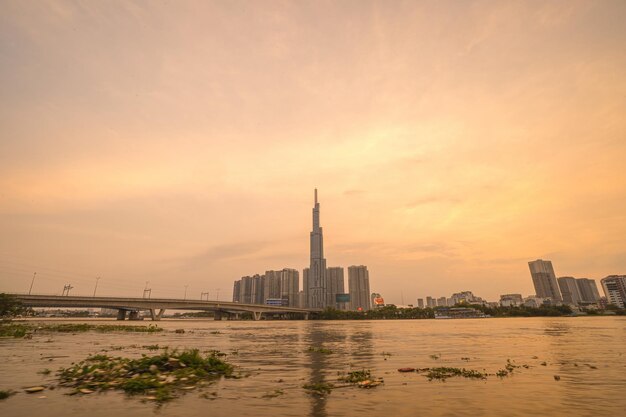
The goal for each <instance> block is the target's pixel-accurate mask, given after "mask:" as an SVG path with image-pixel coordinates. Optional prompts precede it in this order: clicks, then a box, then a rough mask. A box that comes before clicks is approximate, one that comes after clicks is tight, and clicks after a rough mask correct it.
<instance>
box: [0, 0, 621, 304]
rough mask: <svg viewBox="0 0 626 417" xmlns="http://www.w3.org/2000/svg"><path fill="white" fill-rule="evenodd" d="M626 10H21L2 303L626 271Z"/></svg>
mask: <svg viewBox="0 0 626 417" xmlns="http://www.w3.org/2000/svg"><path fill="white" fill-rule="evenodd" d="M625 21H626V2H624V1H621V0H617V1H603V2H596V1H572V0H567V1H555V2H535V1H519V2H500V1H479V2H469V1H467V2H458V1H447V2H446V1H437V2H434V1H433V2H415V1H408V2H400V1H379V2H366V1H341V2H330V1H329V2H324V1H316V2H296V1H293V2H289V1H279V2H269V1H263V2H254V1H248V2H245V1H218V2H204V1H203V2H197V3H196V2H182V1H181V2H178V1H177V2H161V1H159V2H157V1H155V2H129V1H121V2H113V1H111V2H109V1H107V2H97V1H93V2H80V3H74V2H57V1H50V2H45V1H3V2H2V3H1V4H0V98H1V99H0V126H2V128H1V129H0V291H27V290H28V286H29V285H30V280H31V277H32V274H33V272H34V271H37V280H36V282H35V286H34V289H33V291H34V292H45V293H61V291H62V289H63V285H64V284H66V283H72V285H74V287H75V288H74V290H73V293H75V294H90V293H91V292H92V291H93V285H94V283H95V277H97V276H101V277H102V279H101V280H100V283H99V287H98V288H99V290H98V292H99V293H100V294H102V295H105V294H111V295H113V294H120V295H122V294H123V295H131V296H133V295H135V296H141V295H142V289H143V288H144V286H145V283H146V281H150V284H149V286H150V287H152V288H153V296H155V297H156V296H163V297H168V296H171V297H182V295H183V293H184V286H185V285H188V292H189V296H190V297H197V298H199V297H200V292H204V291H210V292H211V298H214V296H215V294H216V289H217V288H220V298H221V299H225V298H230V296H231V291H232V282H233V280H235V279H237V278H239V277H241V276H242V275H248V274H254V273H262V272H263V271H265V270H268V269H280V268H283V267H291V268H297V269H299V270H300V271H301V270H302V268H304V267H305V266H307V264H308V250H309V248H308V244H309V242H308V239H309V231H310V228H311V208H312V203H313V201H312V200H313V188H314V187H318V188H319V190H320V191H319V192H320V202H321V220H322V226H323V227H324V234H325V251H326V253H325V255H326V258H327V260H328V265H329V266H344V267H347V266H349V265H352V264H366V265H368V267H369V269H370V279H371V289H372V291H378V292H381V293H382V294H383V296H384V297H385V298H386V300H387V301H388V302H395V303H400V302H401V300H402V298H401V294H402V295H403V297H404V302H405V304H408V303H411V302H415V299H416V298H417V297H425V296H426V295H433V296H441V295H447V296H449V295H450V294H451V293H452V292H457V291H461V290H472V291H474V293H475V294H477V295H480V296H483V297H486V298H488V299H490V300H495V299H497V298H498V295H499V294H502V293H511V292H514V293H523V294H524V295H527V294H531V293H533V288H532V282H531V279H530V274H529V271H528V266H527V261H529V260H533V259H536V258H544V259H551V260H552V261H553V264H554V266H555V270H556V273H557V275H559V276H561V275H573V276H576V277H589V278H595V279H599V278H602V277H604V276H606V275H608V274H617V273H621V274H624V273H626V170H624V164H625V161H626V76H625V74H626V48H625V47H624V45H626V25H624V22H625Z"/></svg>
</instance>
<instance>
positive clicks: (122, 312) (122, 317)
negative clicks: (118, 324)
mask: <svg viewBox="0 0 626 417" xmlns="http://www.w3.org/2000/svg"><path fill="white" fill-rule="evenodd" d="M117 319H118V320H126V310H117Z"/></svg>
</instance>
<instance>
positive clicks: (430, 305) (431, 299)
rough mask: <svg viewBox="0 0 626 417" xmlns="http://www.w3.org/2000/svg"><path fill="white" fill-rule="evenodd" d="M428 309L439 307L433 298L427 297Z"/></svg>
mask: <svg viewBox="0 0 626 417" xmlns="http://www.w3.org/2000/svg"><path fill="white" fill-rule="evenodd" d="M426 307H430V308H433V307H437V300H435V299H433V297H431V296H428V297H426Z"/></svg>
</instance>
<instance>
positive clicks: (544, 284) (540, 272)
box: [528, 259, 562, 302]
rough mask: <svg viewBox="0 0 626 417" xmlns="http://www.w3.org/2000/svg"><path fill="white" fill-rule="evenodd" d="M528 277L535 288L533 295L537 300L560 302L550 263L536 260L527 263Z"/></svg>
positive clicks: (560, 298)
mask: <svg viewBox="0 0 626 417" xmlns="http://www.w3.org/2000/svg"><path fill="white" fill-rule="evenodd" d="M528 267H529V268H530V275H531V277H532V279H533V285H534V286H535V293H536V295H537V297H539V298H550V299H551V300H552V301H553V302H560V301H562V297H561V292H560V291H559V286H558V284H557V281H556V275H555V274H554V268H553V267H552V262H550V261H544V260H543V259H537V260H536V261H531V262H528Z"/></svg>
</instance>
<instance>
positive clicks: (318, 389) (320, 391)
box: [302, 382, 335, 396]
mask: <svg viewBox="0 0 626 417" xmlns="http://www.w3.org/2000/svg"><path fill="white" fill-rule="evenodd" d="M334 387H335V386H334V385H333V384H331V383H330V382H313V383H310V384H304V385H303V386H302V388H304V389H305V390H307V391H309V393H310V394H313V395H317V396H323V395H324V394H330V392H331V391H332V390H333V388H334Z"/></svg>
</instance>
